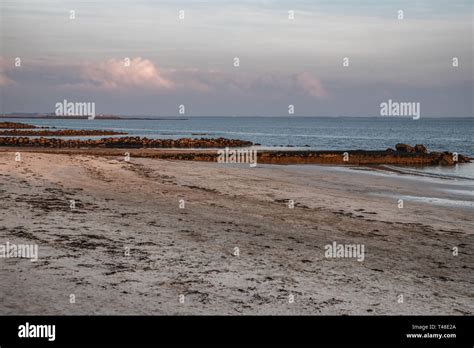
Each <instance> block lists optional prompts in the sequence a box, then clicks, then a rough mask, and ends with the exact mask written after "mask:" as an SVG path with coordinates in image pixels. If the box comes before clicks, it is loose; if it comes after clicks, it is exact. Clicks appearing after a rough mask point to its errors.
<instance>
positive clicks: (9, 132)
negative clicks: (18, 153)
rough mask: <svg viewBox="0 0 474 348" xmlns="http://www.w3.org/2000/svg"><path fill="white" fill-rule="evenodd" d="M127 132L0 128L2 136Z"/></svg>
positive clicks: (62, 135)
mask: <svg viewBox="0 0 474 348" xmlns="http://www.w3.org/2000/svg"><path fill="white" fill-rule="evenodd" d="M119 134H127V133H123V132H115V131H107V130H95V129H92V130H82V129H78V130H76V129H61V130H39V131H37V130H18V129H14V130H0V135H4V136H37V137H51V136H58V137H69V136H94V135H119Z"/></svg>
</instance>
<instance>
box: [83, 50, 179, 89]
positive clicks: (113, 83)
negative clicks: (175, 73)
mask: <svg viewBox="0 0 474 348" xmlns="http://www.w3.org/2000/svg"><path fill="white" fill-rule="evenodd" d="M81 77H82V79H84V80H85V81H86V82H89V83H92V84H94V85H98V86H99V87H103V88H107V89H116V88H122V87H124V88H127V87H148V88H156V89H174V88H175V85H174V83H173V82H172V81H171V80H169V79H168V78H166V77H165V76H164V73H163V72H161V71H159V70H158V69H157V68H156V67H155V65H154V64H153V63H152V62H151V61H150V60H148V59H143V58H141V57H136V58H133V59H131V60H130V65H128V66H126V64H125V61H124V60H122V59H116V58H112V59H109V60H107V61H105V62H102V63H99V64H86V65H85V66H84V67H83V69H82V73H81Z"/></svg>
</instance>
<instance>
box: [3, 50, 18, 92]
mask: <svg viewBox="0 0 474 348" xmlns="http://www.w3.org/2000/svg"><path fill="white" fill-rule="evenodd" d="M11 69H13V63H9V62H8V61H7V59H5V58H3V57H0V87H6V86H9V85H13V84H14V83H15V81H13V80H11V79H10V78H8V76H7V75H6V74H5V72H6V71H8V70H11Z"/></svg>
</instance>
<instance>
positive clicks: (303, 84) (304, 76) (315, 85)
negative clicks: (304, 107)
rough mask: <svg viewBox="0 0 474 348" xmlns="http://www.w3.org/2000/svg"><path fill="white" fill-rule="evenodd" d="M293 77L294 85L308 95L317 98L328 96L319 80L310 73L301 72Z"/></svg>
mask: <svg viewBox="0 0 474 348" xmlns="http://www.w3.org/2000/svg"><path fill="white" fill-rule="evenodd" d="M295 79H296V85H297V86H298V87H299V88H301V89H302V90H304V91H305V92H306V93H308V94H309V95H311V96H313V97H315V98H318V99H324V98H327V97H328V93H327V92H326V90H325V89H324V87H323V85H322V83H321V81H319V80H318V79H316V78H314V77H313V76H311V74H309V73H307V72H303V73H300V74H298V75H296V77H295Z"/></svg>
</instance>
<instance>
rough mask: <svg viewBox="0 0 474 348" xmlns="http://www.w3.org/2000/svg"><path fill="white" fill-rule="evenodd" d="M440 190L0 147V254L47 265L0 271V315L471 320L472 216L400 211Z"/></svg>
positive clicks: (420, 206)
mask: <svg viewBox="0 0 474 348" xmlns="http://www.w3.org/2000/svg"><path fill="white" fill-rule="evenodd" d="M439 185H441V184H439V183H436V182H433V183H432V184H426V183H420V181H417V180H411V179H410V180H409V179H406V178H404V177H403V176H390V175H384V174H383V173H382V174H381V175H378V174H377V172H374V171H373V170H369V169H367V170H366V168H364V167H359V168H358V170H348V169H346V168H342V169H341V168H340V167H324V166H313V165H311V166H278V165H260V164H259V165H258V166H257V167H256V168H250V167H249V166H248V165H226V164H217V163H211V162H190V161H168V160H162V159H152V158H134V157H132V158H131V160H130V162H126V161H124V160H123V156H116V157H113V156H109V157H104V156H100V155H97V156H92V155H78V154H75V155H70V154H48V153H29V152H22V158H21V162H16V161H15V160H14V152H12V151H2V152H0V198H1V199H0V205H1V208H0V211H1V213H0V244H2V243H6V242H7V241H8V242H10V243H17V244H20V243H25V244H31V243H35V244H37V245H38V247H39V259H38V261H37V262H31V261H30V260H27V259H19V258H5V259H0V263H1V267H0V283H1V284H2V286H1V287H0V298H2V301H0V313H1V314H72V315H74V314H325V315H329V314H367V315H373V314H453V315H465V314H473V313H474V301H473V291H472V288H473V285H474V273H473V267H474V266H473V264H474V262H473V261H474V256H473V252H474V248H473V246H474V238H473V231H474V217H473V210H472V208H470V207H469V206H460V207H453V206H445V205H436V204H427V203H423V202H417V201H410V200H405V201H404V208H403V209H400V208H399V207H398V200H397V196H425V197H430V196H435V195H439V192H438V191H437V190H438V189H439V187H438V186H439ZM442 185H443V187H444V186H446V187H449V186H450V185H455V183H447V184H446V185H445V184H442ZM443 195H445V196H443V197H445V198H446V199H453V200H459V199H460V198H459V197H452V193H449V192H448V191H446V192H445V193H443ZM290 199H292V200H294V201H295V207H294V208H293V209H291V208H289V207H288V200H290ZM70 200H74V201H75V204H76V207H75V208H74V209H71V208H70ZM180 200H184V208H180V206H179V205H180ZM465 200H466V201H469V199H468V198H465ZM471 200H472V198H471ZM334 241H336V242H338V243H350V244H363V245H364V246H365V258H364V261H362V262H359V261H357V260H356V259H354V258H332V259H331V258H326V257H325V246H326V245H327V244H330V243H333V242H334ZM455 246H456V247H458V248H459V255H457V256H454V255H453V253H452V248H453V247H455ZM235 248H238V249H239V255H238V256H237V255H235V251H236V249H235ZM128 251H129V254H128ZM71 294H74V295H75V303H70V295H71ZM400 294H403V303H399V299H400V297H399V295H400ZM180 295H184V303H181V302H182V301H181V302H180ZM290 295H292V296H293V298H294V302H293V303H290V301H289V299H290ZM181 299H183V298H181Z"/></svg>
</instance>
